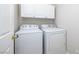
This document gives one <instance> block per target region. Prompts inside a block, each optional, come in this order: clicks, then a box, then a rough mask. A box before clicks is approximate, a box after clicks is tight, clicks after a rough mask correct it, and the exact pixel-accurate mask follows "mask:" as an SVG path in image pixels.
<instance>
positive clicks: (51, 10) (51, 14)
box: [21, 4, 55, 18]
mask: <svg viewBox="0 0 79 59" xmlns="http://www.w3.org/2000/svg"><path fill="white" fill-rule="evenodd" d="M21 17H34V18H55V6H53V5H48V4H30V5H24V4H23V5H21Z"/></svg>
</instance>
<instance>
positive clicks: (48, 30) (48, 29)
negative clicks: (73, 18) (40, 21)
mask: <svg viewBox="0 0 79 59" xmlns="http://www.w3.org/2000/svg"><path fill="white" fill-rule="evenodd" d="M42 30H43V31H45V32H56V31H65V30H64V29H62V28H43V29H42Z"/></svg>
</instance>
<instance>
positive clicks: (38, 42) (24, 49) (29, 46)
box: [15, 25, 43, 54]
mask: <svg viewBox="0 0 79 59" xmlns="http://www.w3.org/2000/svg"><path fill="white" fill-rule="evenodd" d="M16 35H18V38H17V39H16V40H15V53H16V54H42V52H43V51H42V31H41V30H40V29H38V26H37V25H22V26H21V27H20V30H19V31H18V32H17V33H16Z"/></svg>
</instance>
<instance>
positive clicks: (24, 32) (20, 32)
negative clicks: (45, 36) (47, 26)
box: [16, 29, 42, 34]
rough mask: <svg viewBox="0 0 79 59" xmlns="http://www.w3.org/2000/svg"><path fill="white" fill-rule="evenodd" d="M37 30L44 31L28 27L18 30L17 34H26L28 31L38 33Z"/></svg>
mask: <svg viewBox="0 0 79 59" xmlns="http://www.w3.org/2000/svg"><path fill="white" fill-rule="evenodd" d="M37 32H42V31H41V30H40V29H36V30H33V29H27V30H19V31H18V32H16V34H22V33H23V34H26V33H37Z"/></svg>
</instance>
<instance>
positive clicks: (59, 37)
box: [41, 25, 66, 54]
mask: <svg viewBox="0 0 79 59" xmlns="http://www.w3.org/2000/svg"><path fill="white" fill-rule="evenodd" d="M41 29H42V30H43V33H44V34H43V39H44V44H43V46H44V53H45V54H63V53H66V31H65V30H64V29H61V28H56V27H51V26H50V27H49V25H41Z"/></svg>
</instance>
